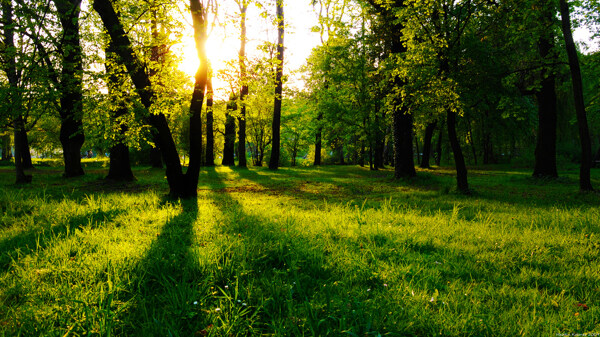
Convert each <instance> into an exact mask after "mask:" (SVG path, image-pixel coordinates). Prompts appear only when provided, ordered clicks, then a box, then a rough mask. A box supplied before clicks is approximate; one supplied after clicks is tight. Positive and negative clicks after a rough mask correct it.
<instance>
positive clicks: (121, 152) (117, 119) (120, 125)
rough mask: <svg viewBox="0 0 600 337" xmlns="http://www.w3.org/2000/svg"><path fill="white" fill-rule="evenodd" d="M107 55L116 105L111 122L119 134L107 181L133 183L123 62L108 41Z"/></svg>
mask: <svg viewBox="0 0 600 337" xmlns="http://www.w3.org/2000/svg"><path fill="white" fill-rule="evenodd" d="M105 55H106V62H105V68H106V74H107V87H108V95H109V99H110V100H111V101H112V102H113V103H115V106H114V107H113V108H112V111H111V121H112V122H113V123H115V124H116V125H117V129H118V134H117V136H116V137H115V138H116V139H115V144H113V145H112V147H111V149H110V166H109V169H108V176H107V177H106V178H107V179H110V180H116V181H133V180H134V179H135V177H134V176H133V172H132V171H131V160H130V157H129V147H128V146H127V143H126V139H125V134H126V133H127V124H126V123H125V122H124V121H123V120H122V119H123V117H124V116H126V115H127V113H128V108H127V102H126V101H125V97H123V96H124V95H122V93H121V92H120V91H122V88H123V83H122V82H123V80H124V76H126V74H124V71H122V68H123V66H122V65H121V62H118V61H117V57H118V56H117V54H116V52H115V50H114V45H113V44H112V42H111V41H108V45H107V47H106V51H105Z"/></svg>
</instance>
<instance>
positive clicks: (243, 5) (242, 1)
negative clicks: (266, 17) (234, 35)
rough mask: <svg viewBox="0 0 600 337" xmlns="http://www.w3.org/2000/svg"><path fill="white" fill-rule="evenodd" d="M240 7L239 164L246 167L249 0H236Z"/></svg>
mask: <svg viewBox="0 0 600 337" xmlns="http://www.w3.org/2000/svg"><path fill="white" fill-rule="evenodd" d="M236 2H237V4H238V7H239V9H240V52H239V63H240V86H241V88H240V115H239V117H238V127H239V129H238V151H237V154H238V166H240V167H246V166H247V163H246V97H247V96H248V78H247V77H248V75H247V63H246V42H247V37H246V34H247V31H246V13H247V11H248V4H249V3H250V1H249V0H236Z"/></svg>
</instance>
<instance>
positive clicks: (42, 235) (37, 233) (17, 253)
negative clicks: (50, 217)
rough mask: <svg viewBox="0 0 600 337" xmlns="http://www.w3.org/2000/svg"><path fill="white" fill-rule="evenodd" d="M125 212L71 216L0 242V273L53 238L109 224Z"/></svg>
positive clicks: (100, 211) (101, 211)
mask: <svg viewBox="0 0 600 337" xmlns="http://www.w3.org/2000/svg"><path fill="white" fill-rule="evenodd" d="M125 212H126V211H125V210H121V209H116V210H111V211H108V212H106V211H103V210H95V211H92V212H90V213H86V214H83V215H79V216H73V217H70V218H68V220H67V221H66V222H65V223H63V224H60V225H57V224H52V225H49V226H47V227H44V228H39V227H36V228H32V229H29V230H25V231H23V232H21V233H19V234H17V235H15V236H12V237H9V238H5V239H3V240H0V273H4V272H6V271H8V269H9V268H10V266H11V264H12V261H13V259H18V258H19V257H22V256H24V255H28V254H31V253H32V252H34V251H37V250H43V249H45V248H47V247H48V245H49V244H50V243H51V242H53V239H55V238H62V239H64V238H67V237H69V236H71V235H73V234H74V233H75V231H76V230H77V229H80V228H83V227H84V226H86V225H88V224H91V225H92V226H99V225H100V224H104V223H109V222H111V220H112V219H114V218H116V217H117V216H119V215H120V214H123V213H125Z"/></svg>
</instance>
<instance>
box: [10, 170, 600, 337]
mask: <svg viewBox="0 0 600 337" xmlns="http://www.w3.org/2000/svg"><path fill="white" fill-rule="evenodd" d="M87 169H88V170H89V171H90V173H88V174H87V175H86V176H84V177H81V178H77V179H75V180H69V181H66V180H64V179H62V178H60V177H59V176H58V175H57V174H56V172H57V170H56V169H52V168H40V169H39V171H40V172H37V173H38V174H37V175H36V177H39V179H40V182H38V186H29V187H25V188H16V187H15V185H12V184H9V183H8V181H9V180H10V179H8V177H9V176H10V175H11V171H9V170H8V168H0V182H2V186H1V189H0V191H1V192H0V193H1V194H0V209H1V212H2V213H1V222H0V252H1V255H0V268H1V269H0V273H1V274H0V335H5V336H109V335H110V336H260V335H278V336H303V335H306V336H317V335H318V336H326V335H329V336H342V335H348V336H432V335H442V336H512V335H523V336H553V335H558V334H571V333H589V335H593V333H597V332H599V330H598V329H599V325H598V322H599V320H600V302H599V298H600V290H599V289H598V286H599V285H600V259H599V257H600V256H599V255H600V237H599V235H600V227H599V225H598V219H599V218H600V206H599V199H600V197H599V196H598V195H597V194H595V193H586V194H582V193H580V192H577V188H576V187H577V170H576V168H575V167H573V168H572V169H570V170H568V171H567V172H566V173H565V175H564V177H563V178H561V179H560V180H553V181H546V182H543V183H542V182H540V181H538V180H536V179H534V178H532V177H531V176H530V173H529V172H528V171H524V170H519V169H511V168H509V167H504V168H500V167H496V168H495V169H494V170H489V169H486V170H477V169H473V170H472V178H471V179H472V184H473V186H474V192H473V195H472V196H464V195H462V194H460V193H456V192H453V191H452V190H451V187H452V186H453V177H452V169H451V168H436V169H434V170H423V171H420V172H419V177H418V178H413V179H410V180H405V181H395V180H393V172H392V171H390V170H383V171H377V172H376V171H369V170H368V169H366V168H360V167H354V166H346V167H339V166H335V167H319V168H312V167H311V168H284V169H281V170H279V171H269V170H267V169H263V168H250V169H237V168H228V167H215V168H206V169H203V170H202V171H201V173H200V182H199V193H198V198H197V199H190V200H183V201H177V200H172V199H164V195H166V194H167V193H168V186H167V184H166V182H165V180H164V179H163V173H162V172H161V171H160V170H156V169H151V168H136V169H135V174H136V176H137V177H138V180H137V181H136V182H132V183H129V184H126V185H114V184H113V185H111V184H107V183H106V182H105V181H104V180H100V179H101V178H102V177H104V176H105V175H106V169H103V168H101V167H93V165H92V167H88V168H87ZM46 170H50V172H48V174H44V173H45V171H46ZM58 172H59V171H58ZM592 173H593V181H594V182H595V183H596V184H597V183H599V182H600V181H599V180H600V171H598V170H593V171H592Z"/></svg>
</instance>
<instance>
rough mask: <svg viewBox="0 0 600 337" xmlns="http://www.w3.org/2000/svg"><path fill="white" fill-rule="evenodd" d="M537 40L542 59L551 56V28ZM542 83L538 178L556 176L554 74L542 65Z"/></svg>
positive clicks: (547, 16) (550, 14)
mask: <svg viewBox="0 0 600 337" xmlns="http://www.w3.org/2000/svg"><path fill="white" fill-rule="evenodd" d="M553 15H554V13H553V11H546V13H545V18H544V19H545V21H548V22H551V21H552V20H553ZM544 34H545V35H544V36H542V37H540V39H539V41H538V49H539V52H540V56H541V57H542V59H546V58H549V57H552V49H553V48H554V33H553V32H552V30H551V29H548V31H547V32H544ZM541 75H542V76H541V77H542V83H541V88H540V90H539V92H537V93H536V97H537V101H538V134H537V145H536V148H535V166H534V169H533V176H534V177H539V178H557V177H558V171H557V169H556V124H557V112H556V87H555V86H556V75H555V74H554V71H553V70H552V69H549V68H548V67H544V69H543V70H542V74H541Z"/></svg>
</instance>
